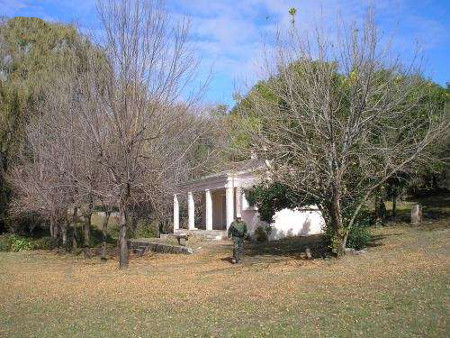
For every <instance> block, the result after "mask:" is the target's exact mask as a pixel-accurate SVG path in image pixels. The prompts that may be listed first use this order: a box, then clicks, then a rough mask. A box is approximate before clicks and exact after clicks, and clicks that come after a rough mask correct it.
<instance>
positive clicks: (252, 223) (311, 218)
mask: <svg viewBox="0 0 450 338" xmlns="http://www.w3.org/2000/svg"><path fill="white" fill-rule="evenodd" d="M305 209H306V210H305ZM241 214H242V219H243V220H244V222H246V223H247V225H248V227H249V233H250V236H251V237H252V236H253V234H254V232H255V230H256V228H257V227H259V226H267V225H268V223H266V222H263V221H261V220H260V218H259V213H258V211H257V210H256V208H254V207H251V206H250V205H249V204H248V202H247V200H246V198H245V196H243V201H242V212H241ZM270 225H271V228H272V230H271V232H270V234H269V240H277V239H281V238H284V237H289V236H309V235H315V234H320V233H322V232H323V226H324V225H325V221H324V219H323V217H322V215H321V213H320V212H319V211H318V210H316V208H315V207H310V208H304V209H301V210H299V209H293V210H292V209H283V210H280V211H278V212H277V213H275V215H274V217H273V222H272V223H271V224H270Z"/></svg>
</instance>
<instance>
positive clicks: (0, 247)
mask: <svg viewBox="0 0 450 338" xmlns="http://www.w3.org/2000/svg"><path fill="white" fill-rule="evenodd" d="M32 248H33V246H32V244H31V242H30V241H29V240H28V239H26V238H24V237H20V236H17V235H13V234H4V235H1V236H0V251H14V252H18V251H23V250H31V249H32Z"/></svg>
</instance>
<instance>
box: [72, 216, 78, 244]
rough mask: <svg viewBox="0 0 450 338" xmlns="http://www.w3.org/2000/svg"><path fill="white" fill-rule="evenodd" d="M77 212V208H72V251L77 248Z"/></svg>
mask: <svg viewBox="0 0 450 338" xmlns="http://www.w3.org/2000/svg"><path fill="white" fill-rule="evenodd" d="M77 212H78V208H77V207H75V208H73V216H72V229H73V232H72V250H76V249H77V247H78V244H77Z"/></svg>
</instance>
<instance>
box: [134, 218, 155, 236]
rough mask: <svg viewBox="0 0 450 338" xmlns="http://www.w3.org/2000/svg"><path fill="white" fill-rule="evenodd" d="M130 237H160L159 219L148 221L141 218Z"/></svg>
mask: <svg viewBox="0 0 450 338" xmlns="http://www.w3.org/2000/svg"><path fill="white" fill-rule="evenodd" d="M129 235H130V238H151V237H158V235H159V223H158V222H157V221H153V222H146V221H144V220H141V221H139V222H138V224H137V226H136V229H135V230H134V231H132V233H130V234H129Z"/></svg>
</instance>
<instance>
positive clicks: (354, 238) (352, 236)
mask: <svg viewBox="0 0 450 338" xmlns="http://www.w3.org/2000/svg"><path fill="white" fill-rule="evenodd" d="M371 239H372V236H371V235H370V231H369V228H368V227H367V226H356V227H353V228H352V229H351V230H350V233H349V234H348V238H347V248H352V249H355V250H361V249H364V248H365V247H366V246H367V245H368V244H369V243H370V241H371Z"/></svg>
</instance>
